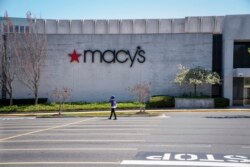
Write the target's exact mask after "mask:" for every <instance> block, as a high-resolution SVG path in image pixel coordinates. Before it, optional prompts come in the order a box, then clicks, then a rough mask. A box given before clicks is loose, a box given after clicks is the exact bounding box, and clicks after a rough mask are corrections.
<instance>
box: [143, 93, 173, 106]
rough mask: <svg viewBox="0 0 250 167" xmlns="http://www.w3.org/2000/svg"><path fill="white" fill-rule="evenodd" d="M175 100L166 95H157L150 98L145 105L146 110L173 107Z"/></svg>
mask: <svg viewBox="0 0 250 167" xmlns="http://www.w3.org/2000/svg"><path fill="white" fill-rule="evenodd" d="M174 105H175V100H174V97H172V96H167V95H157V96H152V97H151V98H150V99H149V102H148V103H147V105H146V107H147V108H166V107H174Z"/></svg>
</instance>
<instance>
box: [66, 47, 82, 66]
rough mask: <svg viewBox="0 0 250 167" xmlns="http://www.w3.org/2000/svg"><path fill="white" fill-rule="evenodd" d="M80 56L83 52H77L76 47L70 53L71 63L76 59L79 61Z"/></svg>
mask: <svg viewBox="0 0 250 167" xmlns="http://www.w3.org/2000/svg"><path fill="white" fill-rule="evenodd" d="M80 56H81V54H78V53H76V50H75V49H74V51H73V53H70V54H69V57H70V58H71V60H70V63H72V62H73V61H76V62H78V63H79V57H80Z"/></svg>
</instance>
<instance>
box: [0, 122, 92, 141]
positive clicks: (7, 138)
mask: <svg viewBox="0 0 250 167" xmlns="http://www.w3.org/2000/svg"><path fill="white" fill-rule="evenodd" d="M92 119H95V118H89V119H84V120H81V121H77V122H72V123H68V124H64V125H59V126H53V127H50V128H46V129H42V130H36V131H32V132H28V133H23V134H19V135H15V136H11V137H6V138H2V139H0V142H2V141H5V140H9V139H13V138H17V137H21V136H27V135H29V134H33V133H38V132H43V131H47V130H52V129H56V128H62V127H66V126H70V125H74V124H78V123H80V122H84V121H89V120H92Z"/></svg>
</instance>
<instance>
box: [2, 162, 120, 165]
mask: <svg viewBox="0 0 250 167" xmlns="http://www.w3.org/2000/svg"><path fill="white" fill-rule="evenodd" d="M65 164H67V165H74V164H83V165H84V164H89V165H91V164H93V165H117V164H120V162H115V161H114V162H107V161H106V162H95V161H93V162H0V165H65Z"/></svg>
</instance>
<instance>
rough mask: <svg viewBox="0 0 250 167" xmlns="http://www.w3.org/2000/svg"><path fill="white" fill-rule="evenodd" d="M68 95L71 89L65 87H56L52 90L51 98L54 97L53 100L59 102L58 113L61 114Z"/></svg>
mask: <svg viewBox="0 0 250 167" xmlns="http://www.w3.org/2000/svg"><path fill="white" fill-rule="evenodd" d="M70 95H71V89H69V88H66V87H64V88H62V89H58V88H56V89H55V90H53V92H52V98H53V99H54V101H55V102H57V103H59V113H58V114H59V115H61V112H62V110H63V107H64V103H65V102H66V100H68V99H69V98H70Z"/></svg>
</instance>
